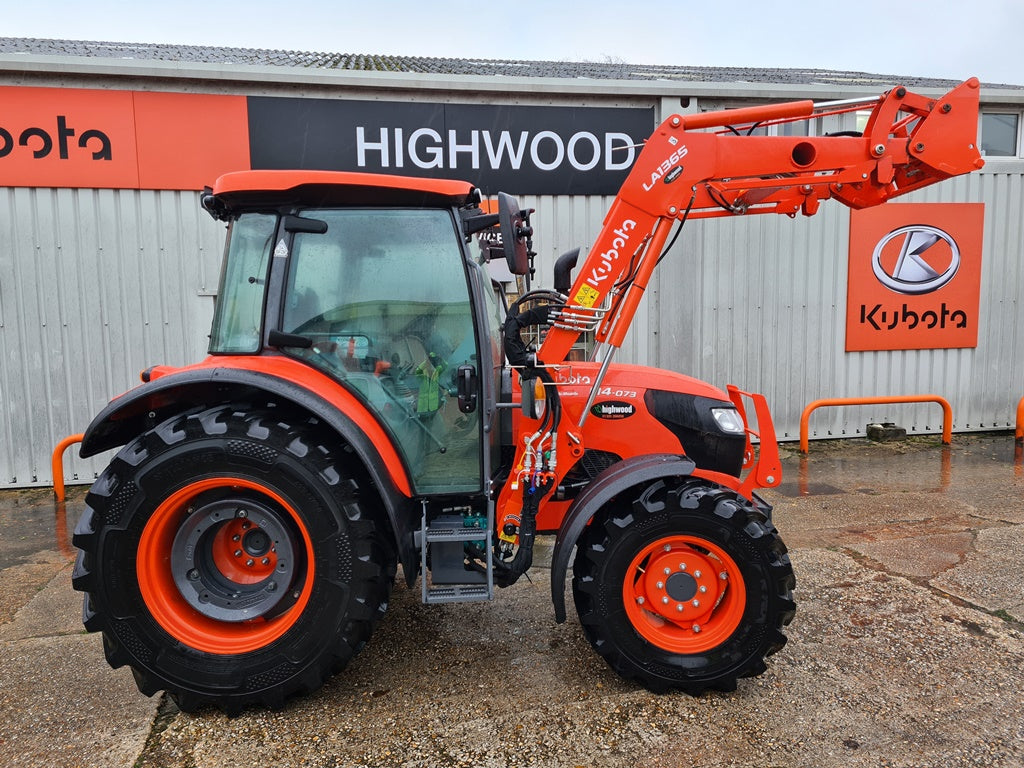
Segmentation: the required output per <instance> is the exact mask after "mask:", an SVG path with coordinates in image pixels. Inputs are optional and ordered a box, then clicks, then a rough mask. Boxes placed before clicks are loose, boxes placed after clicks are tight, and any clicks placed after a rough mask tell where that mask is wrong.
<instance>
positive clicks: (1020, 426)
mask: <svg viewBox="0 0 1024 768" xmlns="http://www.w3.org/2000/svg"><path fill="white" fill-rule="evenodd" d="M1014 437H1016V438H1017V442H1018V443H1024V397H1022V398H1021V399H1020V402H1019V403H1017V431H1016V432H1015V433H1014Z"/></svg>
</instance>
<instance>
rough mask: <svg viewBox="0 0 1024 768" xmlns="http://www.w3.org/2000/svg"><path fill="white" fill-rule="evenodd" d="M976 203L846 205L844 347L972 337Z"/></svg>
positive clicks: (970, 343) (917, 344)
mask: <svg viewBox="0 0 1024 768" xmlns="http://www.w3.org/2000/svg"><path fill="white" fill-rule="evenodd" d="M984 216H985V210H984V205H983V204H982V203H968V204H946V203H911V204H905V203H890V204H888V205H884V206H880V207H878V208H870V209H866V210H855V211H851V213H850V275H849V286H848V291H847V307H846V350H847V351H848V352H862V351H870V350H892V349H949V348H958V347H976V346H977V345H978V304H979V296H980V291H981V249H982V231H983V226H984Z"/></svg>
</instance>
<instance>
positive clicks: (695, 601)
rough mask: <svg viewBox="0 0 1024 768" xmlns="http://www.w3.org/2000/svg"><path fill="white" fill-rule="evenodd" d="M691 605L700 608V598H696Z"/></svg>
mask: <svg viewBox="0 0 1024 768" xmlns="http://www.w3.org/2000/svg"><path fill="white" fill-rule="evenodd" d="M690 605H692V606H693V607H694V608H700V600H694V601H693V602H692V603H690Z"/></svg>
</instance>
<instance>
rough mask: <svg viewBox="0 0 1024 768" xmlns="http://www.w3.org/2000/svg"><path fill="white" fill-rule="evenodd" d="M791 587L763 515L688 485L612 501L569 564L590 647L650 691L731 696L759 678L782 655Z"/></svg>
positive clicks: (732, 496) (665, 483) (729, 496)
mask: <svg viewBox="0 0 1024 768" xmlns="http://www.w3.org/2000/svg"><path fill="white" fill-rule="evenodd" d="M687 561H689V562H687ZM739 582H742V583H741V584H739ZM795 584H796V582H795V579H794V576H793V569H792V566H791V565H790V562H789V556H788V555H787V554H786V547H785V545H784V544H783V543H782V541H781V539H780V538H779V536H778V532H777V531H776V530H775V528H774V526H773V525H772V524H771V522H770V521H769V520H768V519H767V517H766V516H765V515H764V514H763V513H761V512H760V511H759V510H758V509H757V508H756V507H755V506H754V505H753V504H751V503H750V502H748V501H747V500H745V499H743V498H742V497H740V496H739V495H738V494H736V493H734V492H732V491H730V490H727V489H725V488H722V487H721V486H718V485H714V484H711V483H707V482H704V481H702V480H697V479H693V478H672V479H668V480H659V481H657V482H655V483H654V484H652V485H650V486H649V487H647V488H640V489H635V491H634V492H633V494H632V496H631V497H629V498H625V499H623V498H621V497H620V498H619V499H617V500H615V501H614V502H612V503H611V504H610V505H609V506H608V507H606V508H605V509H604V510H602V511H601V513H599V515H598V517H596V518H595V519H594V521H593V522H592V523H591V525H590V526H589V527H588V529H587V531H586V532H585V533H584V534H583V536H582V537H581V540H580V541H579V543H578V546H577V552H576V559H575V562H574V564H573V596H574V598H575V602H576V609H577V611H578V613H579V617H580V623H581V624H582V626H583V631H584V633H585V634H586V636H587V639H588V640H589V641H590V643H591V645H592V646H593V647H594V649H595V650H596V651H597V652H598V653H599V654H600V655H601V656H602V657H603V658H604V659H605V660H606V661H607V662H608V664H609V665H610V666H611V667H612V669H614V670H615V671H616V672H618V673H619V674H620V675H621V676H623V677H625V678H627V679H629V680H634V681H636V682H639V683H640V684H642V685H643V686H645V687H646V688H648V689H649V690H651V691H654V692H663V691H666V690H669V689H680V690H683V691H686V692H688V693H692V694H698V693H700V692H702V691H704V690H706V689H709V688H710V689H714V690H724V691H730V690H735V688H736V680H737V678H742V677H752V676H756V675H759V674H761V673H762V672H763V671H764V670H765V669H766V665H765V662H764V659H765V657H766V656H769V655H771V654H773V653H775V652H776V651H778V650H779V649H780V648H782V646H783V645H785V642H786V637H785V635H784V634H783V632H782V628H783V627H784V626H785V625H787V624H789V622H790V621H791V620H792V618H793V615H794V613H795V608H796V606H795V603H794V602H793V588H794V586H795ZM737 586H740V587H742V589H738V588H737ZM702 601H703V602H702Z"/></svg>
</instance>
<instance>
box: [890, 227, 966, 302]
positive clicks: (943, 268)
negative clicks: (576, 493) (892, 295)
mask: <svg viewBox="0 0 1024 768" xmlns="http://www.w3.org/2000/svg"><path fill="white" fill-rule="evenodd" d="M871 268H872V270H874V273H875V277H877V278H878V281H879V282H880V283H881V284H882V285H884V286H885V287H886V288H888V289H890V290H893V291H896V293H902V294H906V295H908V296H917V295H920V294H922V293H931V292H932V291H935V290H938V289H939V288H941V287H942V286H944V285H945V284H946V283H948V282H949V281H950V280H952V279H953V278H954V277H955V276H956V273H957V270H958V269H960V248H959V247H958V246H957V244H956V241H955V240H954V239H953V238H952V237H950V236H949V235H948V234H947V233H945V232H943V231H942V230H941V229H939V228H938V227H930V226H925V225H919V224H915V225H912V226H907V227H900V228H899V229H894V230H893V231H892V232H890V233H889V234H887V235H886V236H885V237H883V238H882V239H881V240H879V241H878V245H876V246H875V251H874V253H873V254H872V255H871Z"/></svg>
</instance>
